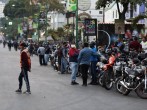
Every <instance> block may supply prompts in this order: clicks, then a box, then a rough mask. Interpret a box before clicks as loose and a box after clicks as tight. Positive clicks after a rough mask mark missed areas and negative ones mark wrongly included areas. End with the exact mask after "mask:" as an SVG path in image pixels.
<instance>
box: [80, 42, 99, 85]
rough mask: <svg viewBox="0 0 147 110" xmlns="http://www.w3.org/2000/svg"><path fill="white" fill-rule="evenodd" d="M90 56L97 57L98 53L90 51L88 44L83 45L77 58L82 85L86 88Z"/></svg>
mask: <svg viewBox="0 0 147 110" xmlns="http://www.w3.org/2000/svg"><path fill="white" fill-rule="evenodd" d="M92 55H96V56H98V53H96V52H93V51H92V49H90V48H89V44H88V43H84V48H83V49H82V50H81V51H80V53H79V56H78V61H79V64H80V67H81V68H80V69H81V73H82V79H83V85H82V86H87V77H88V69H89V66H90V58H91V56H92Z"/></svg>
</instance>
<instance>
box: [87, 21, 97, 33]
mask: <svg viewBox="0 0 147 110" xmlns="http://www.w3.org/2000/svg"><path fill="white" fill-rule="evenodd" d="M85 36H97V19H85Z"/></svg>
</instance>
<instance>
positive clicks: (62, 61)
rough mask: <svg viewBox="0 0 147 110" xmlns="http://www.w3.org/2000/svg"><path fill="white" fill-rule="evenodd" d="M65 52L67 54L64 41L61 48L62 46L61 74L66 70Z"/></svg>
mask: <svg viewBox="0 0 147 110" xmlns="http://www.w3.org/2000/svg"><path fill="white" fill-rule="evenodd" d="M67 54H68V50H67V43H66V42H64V43H63V48H62V56H61V74H64V73H65V72H66V69H67V68H66V67H67V64H68V61H67V58H68V57H67Z"/></svg>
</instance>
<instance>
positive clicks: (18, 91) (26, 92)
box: [15, 89, 31, 94]
mask: <svg viewBox="0 0 147 110" xmlns="http://www.w3.org/2000/svg"><path fill="white" fill-rule="evenodd" d="M15 92H16V93H22V91H21V90H20V89H18V90H16V91H15ZM23 94H31V91H29V90H26V91H24V92H23Z"/></svg>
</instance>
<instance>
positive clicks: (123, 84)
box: [120, 81, 130, 89]
mask: <svg viewBox="0 0 147 110" xmlns="http://www.w3.org/2000/svg"><path fill="white" fill-rule="evenodd" d="M120 84H121V85H122V86H124V87H125V88H126V89H130V88H128V87H127V86H126V85H125V83H124V82H123V81H120Z"/></svg>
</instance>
